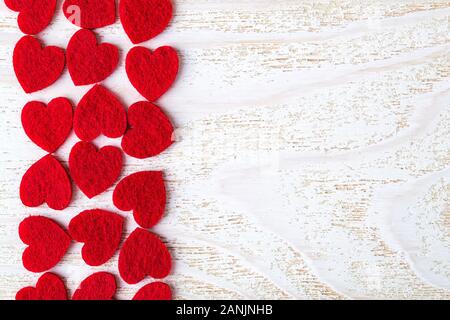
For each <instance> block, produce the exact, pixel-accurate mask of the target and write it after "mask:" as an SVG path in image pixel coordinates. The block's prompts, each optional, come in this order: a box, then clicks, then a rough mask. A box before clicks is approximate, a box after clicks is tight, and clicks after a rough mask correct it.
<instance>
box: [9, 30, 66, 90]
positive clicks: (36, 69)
mask: <svg viewBox="0 0 450 320" xmlns="http://www.w3.org/2000/svg"><path fill="white" fill-rule="evenodd" d="M64 64H65V58H64V50H63V49H61V48H58V47H54V46H49V47H45V48H43V47H42V46H41V43H40V42H39V40H37V39H36V38H33V37H32V36H25V37H22V39H20V40H19V42H17V44H16V47H15V48H14V53H13V65H14V71H15V73H16V77H17V80H19V83H20V85H21V86H22V88H23V90H24V91H25V92H26V93H31V92H35V91H38V90H41V89H44V88H47V87H48V86H50V85H51V84H52V83H54V82H55V81H56V80H58V78H59V77H60V76H61V73H62V72H63V70H64Z"/></svg>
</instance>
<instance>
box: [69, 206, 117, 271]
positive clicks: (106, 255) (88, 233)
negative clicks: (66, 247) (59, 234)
mask: <svg viewBox="0 0 450 320" xmlns="http://www.w3.org/2000/svg"><path fill="white" fill-rule="evenodd" d="M122 227H123V218H122V217H121V216H119V215H118V214H115V213H112V212H109V211H105V210H99V209H96V210H86V211H83V212H81V213H80V214H79V215H77V216H76V217H74V218H73V219H72V220H71V221H70V223H69V228H68V229H69V234H70V236H71V237H72V239H74V240H75V241H78V242H84V243H85V244H84V246H83V249H82V251H81V255H82V257H83V260H84V262H86V263H87V264H88V265H90V266H100V265H102V264H104V263H105V262H107V261H108V260H109V259H111V257H112V256H113V255H114V253H115V252H116V250H117V248H118V247H119V244H120V239H121V237H122Z"/></svg>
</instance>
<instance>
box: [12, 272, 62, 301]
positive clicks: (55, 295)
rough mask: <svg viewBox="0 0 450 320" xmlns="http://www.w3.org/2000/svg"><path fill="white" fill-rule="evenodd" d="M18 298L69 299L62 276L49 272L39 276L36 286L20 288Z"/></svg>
mask: <svg viewBox="0 0 450 320" xmlns="http://www.w3.org/2000/svg"><path fill="white" fill-rule="evenodd" d="M16 300H67V290H66V286H65V285H64V282H63V281H62V280H61V278H59V277H58V276H57V275H55V274H53V273H50V272H47V273H44V274H43V275H42V276H41V277H40V278H39V280H38V282H37V283H36V287H35V288H33V287H26V288H22V289H20V290H19V291H18V292H17V293H16Z"/></svg>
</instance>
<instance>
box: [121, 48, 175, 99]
mask: <svg viewBox="0 0 450 320" xmlns="http://www.w3.org/2000/svg"><path fill="white" fill-rule="evenodd" d="M125 68H126V71H127V75H128V79H130V82H131V84H132V85H133V86H134V87H135V88H136V90H137V91H138V92H139V93H140V94H142V95H143V96H144V97H145V98H146V99H147V100H148V101H150V102H153V101H155V100H157V99H158V98H159V97H161V96H162V95H163V94H164V93H165V92H166V91H167V90H169V88H170V87H171V86H172V84H173V82H174V81H175V79H176V77H177V73H178V55H177V52H176V51H175V50H174V49H173V48H172V47H160V48H158V49H156V50H155V51H154V52H152V51H151V50H150V49H147V48H144V47H134V48H133V49H131V50H130V52H129V53H128V55H127V58H126V62H125Z"/></svg>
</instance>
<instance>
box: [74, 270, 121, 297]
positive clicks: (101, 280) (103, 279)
mask: <svg viewBox="0 0 450 320" xmlns="http://www.w3.org/2000/svg"><path fill="white" fill-rule="evenodd" d="M116 289H117V285H116V278H115V277H114V275H112V274H111V273H108V272H97V273H94V274H92V275H90V276H89V277H87V278H86V279H84V280H83V281H82V282H81V284H80V286H79V287H78V289H77V290H76V291H75V292H74V294H73V296H72V300H112V299H113V298H114V295H115V294H116Z"/></svg>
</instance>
